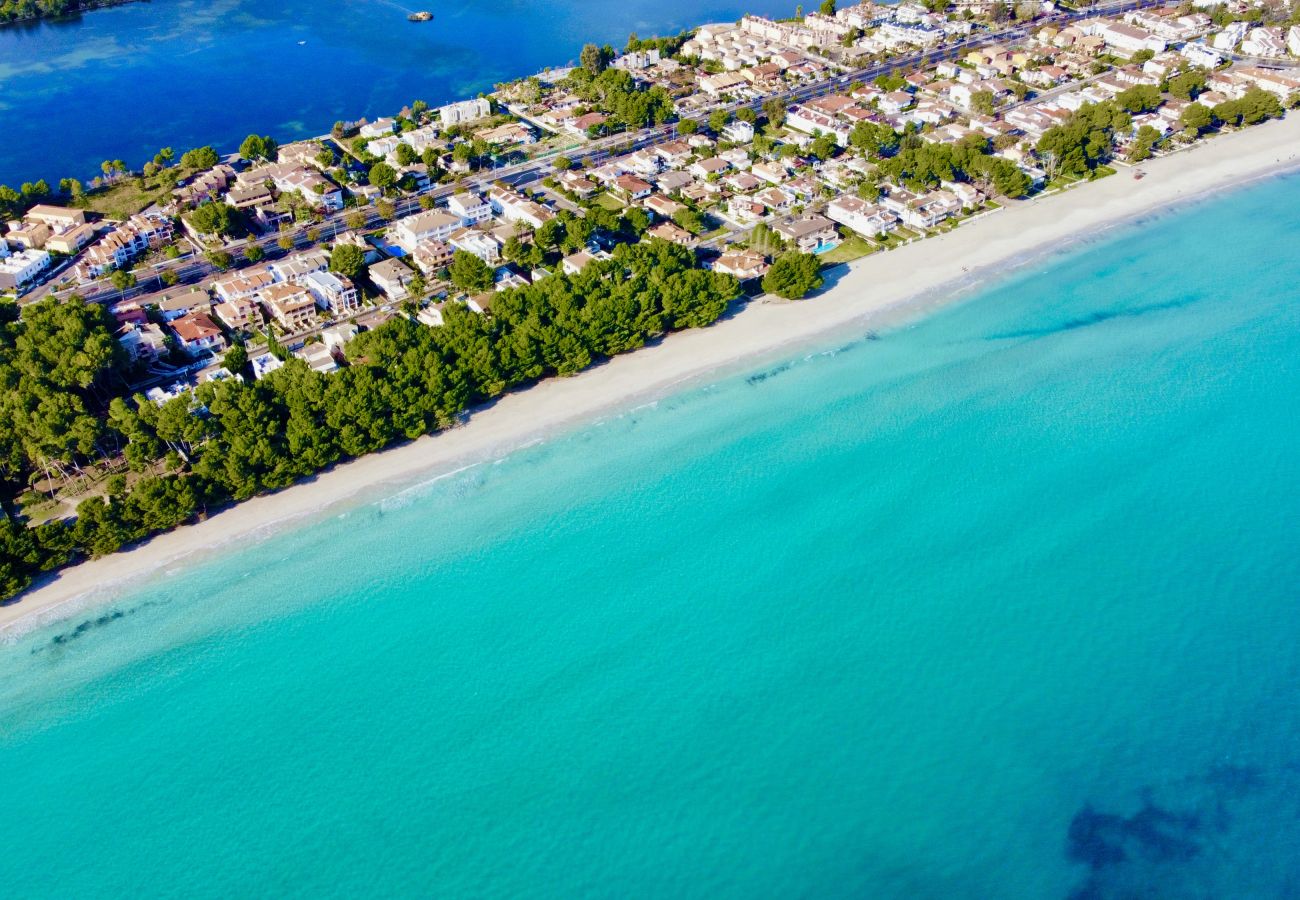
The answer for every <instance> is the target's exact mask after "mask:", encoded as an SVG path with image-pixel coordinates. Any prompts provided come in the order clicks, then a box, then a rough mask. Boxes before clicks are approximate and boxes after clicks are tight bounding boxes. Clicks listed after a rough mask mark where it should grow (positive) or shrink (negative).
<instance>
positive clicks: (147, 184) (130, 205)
mask: <svg viewBox="0 0 1300 900" xmlns="http://www.w3.org/2000/svg"><path fill="white" fill-rule="evenodd" d="M174 179H175V175H174V174H173V176H172V178H171V179H169V178H167V177H166V176H165V175H158V176H155V177H154V178H149V179H145V178H135V177H129V178H124V179H122V180H121V181H119V182H118V183H117V184H114V185H110V186H109V187H106V188H100V189H98V190H95V191H87V192H86V193H85V194H83V195H82V199H81V202H80V203H78V204H76V205H77V206H79V207H80V208H82V209H88V210H91V211H93V212H97V213H100V214H101V215H105V216H108V217H109V218H110V219H128V218H130V217H131V216H133V215H135V214H136V213H138V212H139V211H140V210H142V209H145V208H146V207H148V206H151V205H153V204H154V203H164V202H166V201H167V200H168V199H169V198H170V196H171V187H172V186H173V185H174V184H175V180H174Z"/></svg>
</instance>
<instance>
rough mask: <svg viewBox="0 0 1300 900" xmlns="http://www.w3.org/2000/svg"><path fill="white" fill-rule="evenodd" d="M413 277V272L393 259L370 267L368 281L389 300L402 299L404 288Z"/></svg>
mask: <svg viewBox="0 0 1300 900" xmlns="http://www.w3.org/2000/svg"><path fill="white" fill-rule="evenodd" d="M414 277H415V273H414V272H412V271H411V270H410V269H408V268H407V267H406V266H404V265H402V264H401V263H400V262H398V261H397V260H395V259H385V260H382V261H380V262H377V263H375V264H374V265H373V266H371V267H370V280H371V281H373V282H374V283H375V287H377V288H379V289H380V290H381V291H383V292H384V296H386V297H387V298H388V299H389V300H401V299H402V298H404V297H405V296H406V286H407V285H408V284H410V283H411V279H412V278H414Z"/></svg>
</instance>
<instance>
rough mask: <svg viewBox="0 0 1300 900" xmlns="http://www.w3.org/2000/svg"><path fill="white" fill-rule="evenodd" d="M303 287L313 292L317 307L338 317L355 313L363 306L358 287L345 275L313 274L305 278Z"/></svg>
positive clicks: (330, 273)
mask: <svg viewBox="0 0 1300 900" xmlns="http://www.w3.org/2000/svg"><path fill="white" fill-rule="evenodd" d="M302 286H303V287H305V288H306V289H307V290H309V291H311V295H312V296H313V297H315V298H316V305H317V306H320V307H322V308H326V309H329V310H330V311H331V312H333V313H334V315H336V316H341V315H345V314H347V313H350V312H355V311H356V310H357V309H358V308H360V306H361V298H360V296H359V295H358V294H357V289H356V286H355V285H353V284H352V282H351V281H350V280H349V279H348V278H347V277H346V276H344V275H336V274H335V273H333V272H312V273H310V274H309V275H305V276H303V279H302Z"/></svg>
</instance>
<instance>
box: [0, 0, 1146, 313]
mask: <svg viewBox="0 0 1300 900" xmlns="http://www.w3.org/2000/svg"><path fill="white" fill-rule="evenodd" d="M1163 2H1164V0H1117V2H1109V3H1098V4H1097V5H1095V6H1092V7H1089V8H1088V9H1086V10H1083V11H1079V12H1066V11H1059V12H1056V13H1053V14H1051V15H1048V16H1043V17H1041V18H1038V19H1035V20H1033V21H1031V22H1026V23H1023V24H1019V25H1013V26H1010V27H1007V28H1003V29H1001V30H999V31H989V32H980V33H978V34H972V35H971V36H969V37H967V38H964V39H962V40H961V41H958V42H956V43H953V44H948V45H946V46H943V47H940V48H936V49H933V50H926V51H922V52H919V53H913V54H910V55H908V56H903V57H897V58H894V59H891V60H888V61H886V62H882V63H877V64H874V65H871V66H867V67H864V68H860V69H854V70H851V71H848V72H845V73H844V74H841V75H837V76H834V77H831V78H828V79H825V80H823V81H819V82H816V83H814V84H808V85H801V86H800V87H797V88H793V89H791V90H788V91H784V92H781V93H777V94H769V95H768V96H766V97H763V98H761V99H756V100H749V101H742V102H737V103H731V104H718V105H715V106H714V107H712V108H710V109H706V110H702V111H701V113H700V114H699V115H697V116H694V117H690V116H688V117H687V118H694V119H695V121H697V122H699V123H701V124H703V123H705V122H706V121H707V119H708V115H709V114H710V113H711V112H714V111H716V110H717V109H726V110H728V111H730V112H733V113H734V112H736V111H737V110H740V109H752V110H755V111H758V110H759V109H760V108H761V107H762V104H763V103H764V102H766V101H768V100H771V99H773V98H779V99H782V100H784V101H785V102H786V103H787V104H792V103H801V102H805V101H807V100H810V99H812V98H814V97H819V96H822V95H824V94H828V93H832V92H835V91H840V90H843V89H844V88H845V87H847V86H848V85H850V84H853V83H855V82H867V81H871V80H874V79H875V78H878V77H879V76H881V75H889V74H893V73H895V72H899V71H910V70H912V69H915V68H918V67H922V66H932V65H935V64H936V63H939V62H942V61H943V60H949V59H955V58H956V57H958V56H960V55H964V54H965V53H968V52H970V51H971V50H975V49H978V48H980V47H985V46H988V45H990V44H998V43H1002V42H1005V41H1009V40H1015V39H1017V38H1023V37H1025V36H1027V35H1029V34H1032V33H1033V32H1035V31H1037V30H1038V29H1040V28H1042V27H1043V26H1045V25H1048V24H1060V23H1063V22H1069V21H1074V20H1076V19H1083V18H1091V17H1095V16H1102V15H1116V14H1121V13H1125V12H1129V11H1131V10H1134V9H1141V8H1144V7H1150V6H1159V5H1161V4H1162V3H1163ZM676 135H677V124H676V123H669V124H665V125H659V126H655V127H652V128H644V129H641V130H639V131H636V132H632V133H630V134H628V133H625V134H618V135H612V136H610V137H605V138H600V139H598V140H595V141H592V142H590V143H589V144H586V145H584V146H583V147H582V148H581V149H578V150H570V151H568V152H566V153H560V152H559V151H550V152H548V153H546V154H543V155H542V156H540V157H537V158H535V159H530V160H526V161H524V162H520V163H514V164H511V165H508V166H503V167H501V168H498V169H493V170H489V171H484V172H479V173H476V174H475V175H473V176H470V177H467V178H464V179H462V180H461V183H463V184H464V185H465V186H466V187H467V188H471V189H478V190H483V189H485V188H486V187H487V186H488V185H490V184H492V183H493V182H497V181H504V182H505V183H507V184H511V185H514V186H516V187H522V186H524V185H528V184H532V183H533V182H537V181H541V180H542V179H544V178H547V177H549V176H550V175H551V174H553V172H554V166H553V162H554V159H555V158H556V157H557V156H567V157H568V158H569V159H571V160H573V161H574V162H580V163H582V164H583V165H585V166H587V167H591V166H596V165H600V164H601V163H602V162H604V161H605V160H607V159H608V158H609V157H610V156H613V155H622V154H624V153H628V152H632V151H634V150H639V149H642V148H644V147H649V146H653V145H655V144H660V143H664V142H665V141H668V140H671V139H672V138H674V137H675V136H676ZM457 190H458V188H457V186H456V185H436V186H434V187H431V188H429V189H427V190H424V191H421V192H419V193H417V194H412V195H407V196H405V197H403V198H401V199H400V200H396V201H394V202H393V206H394V209H395V210H396V216H397V218H401V217H402V216H407V215H410V214H411V213H414V212H417V211H418V210H419V209H420V200H421V198H423V197H429V198H432V199H433V200H441V199H444V198H446V197H450V196H451V195H452V194H453V193H455V192H456V191H457ZM352 211H353V210H344V211H341V212H337V213H332V214H330V215H329V216H327V217H326V218H325V219H324V221H322V222H318V223H308V224H302V225H298V226H296V227H295V228H294V229H293V230H292V231H290V232H286V233H287V234H288V235H289V236H290V237H292V238H293V240H294V250H293V251H290V252H296V251H298V250H302V249H305V248H307V247H310V246H313V245H314V244H315V243H318V242H319V241H328V240H329V239H330V238H332V237H334V236H335V235H336V234H338V233H340V232H344V231H347V230H349V229H348V228H347V226H346V225H345V224H344V217H345V216H346V215H347V214H348V213H349V212H352ZM361 211H362V212H364V213H365V214H366V217H367V218H366V227H367V229H369V228H377V227H380V226H382V225H383V224H384V220H383V219H382V218H381V217H380V216H379V215H378V213H376V212H375V211H374V210H373V208H366V209H363V210H361ZM312 229H318V230H319V232H320V237H319V241H316V242H313V241H309V240H308V239H307V232H308V231H309V230H312ZM282 236H283V234H275V235H269V236H266V237H262V238H256V239H250V240H247V241H242V242H238V243H235V244H232V245H231V246H229V247H227V248H226V249H227V252H229V253H230V254H231V256H232V257H233V258H234V267H235V268H241V267H243V266H247V265H250V263H249V261H248V259H247V257H246V256H245V251H246V250H247V248H248V247H250V246H252V245H254V244H256V245H257V246H260V247H261V248H262V250H263V251H264V253H265V259H266V260H274V259H277V258H279V257H281V256H284V255H286V254H285V251H283V250H281V249H280V247H279V245H278V241H279V240H280V238H281V237H282ZM167 270H170V271H172V272H174V273H175V274H176V276H177V278H178V280H179V282H178V283H180V284H195V283H198V282H201V281H203V280H205V279H208V278H211V277H212V276H214V275H216V274H218V273H219V270H218V269H217V268H216V267H215V266H213V265H212V264H211V263H210V262H208V260H207V259H205V258H203V257H202V256H199V255H197V254H188V255H186V256H182V257H180V258H178V259H174V260H167V261H165V262H162V263H159V264H157V265H156V266H154V267H153V269H152V270H150V272H149V273H147V274H146V273H139V272H138V273H137V278H138V279H139V283H138V284H137V286H136V287H135V288H131V289H128V290H127V291H126V292H119V291H117V290H116V289H114V288H112V287H111V286H110V285H108V283H107V282H105V281H100V282H95V283H94V284H91V285H86V286H81V287H78V288H68V289H64V290H61V291H48V288H44V289H38V290H37V291H33V292H32V293H31V294H29V295H28V296H27V297H25V298H24V299H23V302H24V303H30V302H34V301H35V300H36V299H39V298H40V297H41V296H44V295H45V294H46V293H47V292H48V293H51V294H53V295H54V296H58V297H64V296H67V295H69V294H72V293H80V294H81V295H83V296H86V297H88V298H91V299H94V300H97V301H99V302H102V303H112V302H116V301H118V300H120V299H123V298H126V297H130V296H139V295H144V294H149V293H153V292H156V291H158V290H160V289H162V288H163V287H164V285H163V283H162V281H161V278H162V273H163V272H164V271H167Z"/></svg>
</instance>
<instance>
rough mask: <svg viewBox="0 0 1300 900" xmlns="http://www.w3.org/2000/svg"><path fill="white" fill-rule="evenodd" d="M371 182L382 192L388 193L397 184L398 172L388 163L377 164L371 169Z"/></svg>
mask: <svg viewBox="0 0 1300 900" xmlns="http://www.w3.org/2000/svg"><path fill="white" fill-rule="evenodd" d="M369 180H370V183H371V184H372V185H374V186H375V187H377V188H379V189H380V190H382V191H388V190H390V189H391V188H392V187H393V186H394V185H396V184H397V172H396V170H395V169H393V167H392V166H390V165H389V164H388V163H384V162H380V163H375V164H374V165H373V166H371V167H370V175H369Z"/></svg>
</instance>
